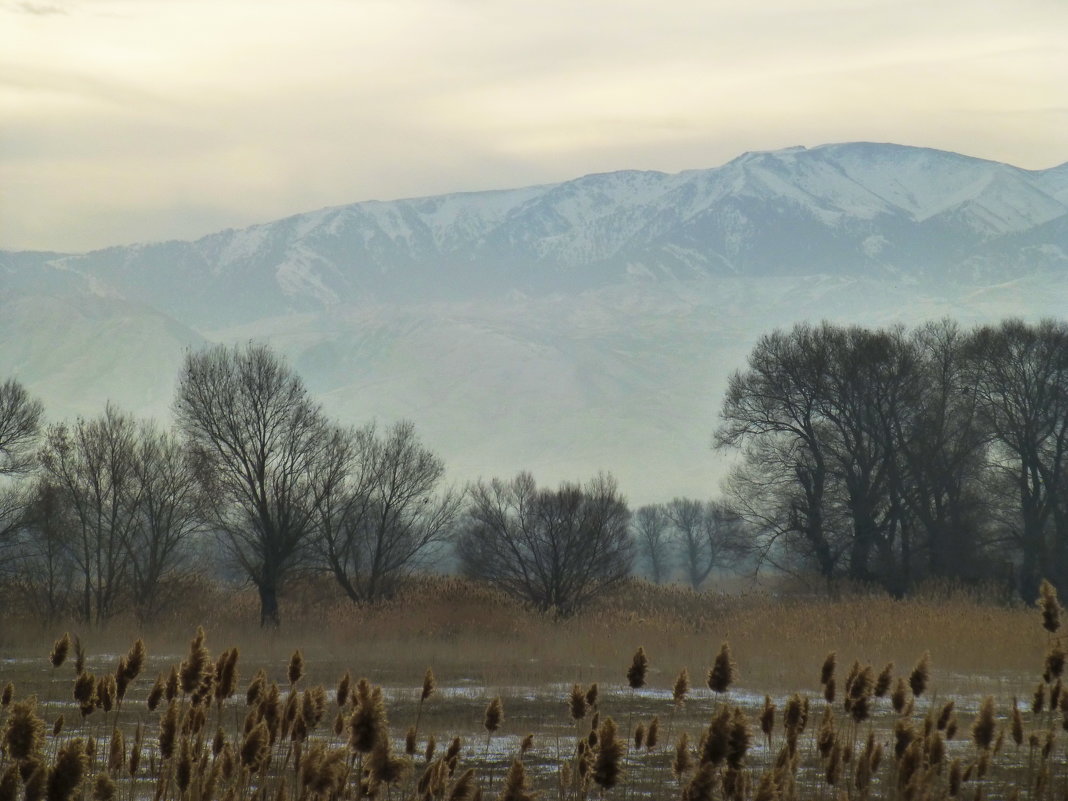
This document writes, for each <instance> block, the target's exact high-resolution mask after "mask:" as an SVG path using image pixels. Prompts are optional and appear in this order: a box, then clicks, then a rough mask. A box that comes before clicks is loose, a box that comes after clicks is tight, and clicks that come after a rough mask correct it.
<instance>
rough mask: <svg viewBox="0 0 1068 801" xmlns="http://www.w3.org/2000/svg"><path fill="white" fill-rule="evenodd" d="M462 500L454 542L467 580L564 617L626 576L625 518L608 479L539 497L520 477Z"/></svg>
mask: <svg viewBox="0 0 1068 801" xmlns="http://www.w3.org/2000/svg"><path fill="white" fill-rule="evenodd" d="M469 495H470V503H469V504H468V508H467V515H466V519H465V521H464V524H463V528H462V531H461V535H460V537H459V539H458V542H457V553H458V555H459V557H460V562H461V565H462V567H463V570H464V572H465V573H466V574H467V575H469V576H472V577H474V578H479V579H482V580H485V581H488V582H490V583H491V584H494V585H496V586H498V587H500V588H501V589H503V590H505V591H506V592H508V593H509V594H511V595H514V596H515V597H517V598H521V599H522V600H524V601H527V602H528V603H531V604H533V605H534V606H536V607H537V608H539V609H541V610H543V611H553V612H555V613H556V614H559V615H563V616H567V615H571V614H573V613H574V612H576V611H577V610H578V609H579V608H580V607H582V606H583V605H584V604H586V603H588V602H589V601H590V599H592V598H593V597H594V596H595V595H596V594H598V593H600V592H603V591H604V590H606V589H608V588H610V587H612V586H614V585H616V584H618V583H619V582H620V581H622V580H623V579H624V578H626V577H627V576H628V575H629V574H630V567H631V562H632V560H633V543H632V542H631V539H630V536H629V533H628V530H627V529H628V523H629V518H630V513H629V511H628V510H627V505H626V502H625V501H624V499H623V497H622V496H621V495H620V494H619V490H618V488H617V486H616V482H615V480H614V479H613V478H612V477H611V476H604V475H601V476H598V477H597V478H594V479H592V480H591V481H589V482H587V483H586V484H585V486H581V485H579V484H569V483H564V484H561V485H560V487H559V488H558V489H556V490H550V489H543V490H539V489H538V487H537V485H536V484H535V482H534V478H533V477H532V476H531V475H530V474H529V473H520V474H519V475H518V476H516V477H515V478H514V479H513V480H512V481H508V482H504V481H500V480H499V479H494V480H493V481H491V482H489V483H488V484H487V483H484V482H479V483H478V484H476V485H475V486H474V487H472V488H471V489H470V493H469Z"/></svg>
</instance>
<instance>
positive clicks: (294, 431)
mask: <svg viewBox="0 0 1068 801" xmlns="http://www.w3.org/2000/svg"><path fill="white" fill-rule="evenodd" d="M174 409H175V417H176V419H177V422H178V425H179V427H180V428H181V430H182V431H183V432H184V434H185V436H186V438H187V442H188V444H189V447H190V448H191V450H192V452H193V453H194V454H195V457H196V458H197V460H198V464H199V466H200V475H201V478H202V481H203V482H204V487H205V490H206V493H207V497H208V498H210V499H211V506H210V511H211V522H212V524H213V526H214V527H215V528H216V530H218V531H219V532H220V533H221V535H222V537H223V539H224V542H225V544H226V546H227V547H228V550H229V552H230V554H231V555H232V557H233V558H234V560H235V561H236V563H237V564H238V565H239V566H240V567H241V569H242V570H243V571H244V572H245V574H246V575H247V576H248V578H249V580H251V581H252V583H253V584H255V585H256V588H257V590H258V591H259V596H260V623H261V625H263V626H277V625H278V624H279V623H280V617H279V609H278V595H279V591H280V589H281V588H282V586H283V582H284V581H285V579H286V578H287V576H288V575H289V574H290V573H291V572H292V571H293V570H294V568H296V567H297V566H298V565H300V564H301V563H302V562H303V561H304V559H305V558H306V556H307V555H308V545H309V541H310V540H311V538H312V536H313V534H314V532H315V531H316V526H317V522H316V506H317V498H316V497H315V492H316V486H317V483H316V481H315V476H316V473H317V471H320V470H321V469H323V463H324V461H325V460H327V459H328V457H329V446H330V442H331V439H332V435H333V429H332V427H331V426H330V425H329V424H328V422H327V420H326V418H325V417H324V415H323V413H322V411H321V410H320V407H319V405H318V404H317V403H315V402H314V401H312V399H311V398H310V397H309V396H308V392H307V390H306V389H305V387H304V382H303V381H302V380H301V379H300V377H299V376H298V375H296V373H294V372H293V370H292V369H291V368H290V367H289V366H288V365H287V364H286V363H285V361H283V359H281V358H280V357H279V356H278V355H276V354H275V353H274V352H273V351H271V350H270V349H269V348H268V347H266V346H264V345H258V344H253V343H250V344H248V345H245V346H235V347H233V348H227V347H223V346H221V345H219V346H214V347H210V348H207V349H205V350H201V351H198V352H195V353H189V354H188V355H187V356H186V359H185V363H184V365H183V367H182V370H181V373H180V375H179V382H178V390H177V395H176V398H175V403H174Z"/></svg>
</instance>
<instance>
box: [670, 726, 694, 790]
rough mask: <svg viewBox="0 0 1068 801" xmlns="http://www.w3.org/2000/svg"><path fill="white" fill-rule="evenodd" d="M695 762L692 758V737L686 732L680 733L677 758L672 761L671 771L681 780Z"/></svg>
mask: <svg viewBox="0 0 1068 801" xmlns="http://www.w3.org/2000/svg"><path fill="white" fill-rule="evenodd" d="M692 764H693V760H692V759H691V758H690V737H689V735H688V734H686V732H683V733H682V734H680V735H679V739H678V742H676V743H675V758H674V760H672V762H671V772H672V773H674V774H675V778H676V779H678V780H679V781H680V782H681V781H682V779H683V776H684V774H685V773H686V771H688V770H689V769H690V766H691V765H692Z"/></svg>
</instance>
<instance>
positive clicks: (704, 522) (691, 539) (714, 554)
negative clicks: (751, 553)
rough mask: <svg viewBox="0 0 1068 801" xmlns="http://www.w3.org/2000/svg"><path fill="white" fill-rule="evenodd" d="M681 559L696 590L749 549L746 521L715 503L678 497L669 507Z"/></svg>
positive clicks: (669, 517)
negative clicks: (714, 573) (715, 571)
mask: <svg viewBox="0 0 1068 801" xmlns="http://www.w3.org/2000/svg"><path fill="white" fill-rule="evenodd" d="M665 514H666V516H667V518H668V519H669V520H670V521H671V523H672V525H673V527H674V536H675V543H676V547H677V549H678V555H679V560H680V561H681V563H682V567H683V570H684V571H685V573H686V578H687V579H688V580H689V582H690V586H691V587H693V588H694V589H695V590H696V589H700V587H701V585H702V584H704V583H705V580H706V579H707V578H708V577H709V575H710V574H711V573H712V571H713V570H715V569H716V568H721V567H728V566H730V565H731V564H734V563H735V562H736V561H737V560H738V559H739V558H740V557H741V556H743V555H744V554H745V553H746V551H747V550H748V547H749V543H748V540H747V537H746V533H745V526H744V522H743V520H742V519H741V518H740V517H739V516H738V515H737V514H735V513H734V512H732V511H731V510H730V509H728V508H727V507H726V506H724V505H723V504H721V503H717V502H715V501H706V502H704V503H702V502H701V501H698V500H694V499H693V498H675V499H674V500H672V501H671V503H669V504H667V506H666V507H665Z"/></svg>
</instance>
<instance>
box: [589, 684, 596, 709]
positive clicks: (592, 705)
mask: <svg viewBox="0 0 1068 801" xmlns="http://www.w3.org/2000/svg"><path fill="white" fill-rule="evenodd" d="M597 693H598V690H597V682H594V683H593V684H591V685H590V687H589V689H588V690H586V706H588V707H590V708H591V709H596V708H597Z"/></svg>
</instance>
